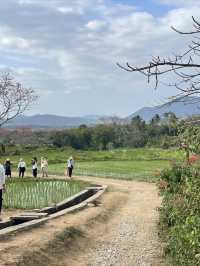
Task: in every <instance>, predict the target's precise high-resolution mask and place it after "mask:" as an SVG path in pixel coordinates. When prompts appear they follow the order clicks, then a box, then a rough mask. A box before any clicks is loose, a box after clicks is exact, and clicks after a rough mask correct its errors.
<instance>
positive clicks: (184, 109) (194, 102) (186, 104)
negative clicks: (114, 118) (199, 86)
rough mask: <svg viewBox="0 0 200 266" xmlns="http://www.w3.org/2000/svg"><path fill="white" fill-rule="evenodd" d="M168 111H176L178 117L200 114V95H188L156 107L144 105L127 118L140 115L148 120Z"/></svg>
mask: <svg viewBox="0 0 200 266" xmlns="http://www.w3.org/2000/svg"><path fill="white" fill-rule="evenodd" d="M168 112H173V113H175V115H176V116H177V117H178V118H184V117H189V116H192V115H200V97H188V98H185V99H179V100H176V101H172V102H170V103H165V104H162V105H159V106H155V107H144V108H141V109H139V110H138V111H137V112H135V113H133V114H131V115H130V116H128V117H127V119H128V120H131V118H132V117H134V116H137V115H139V116H140V117H141V118H142V119H143V120H145V121H147V122H148V121H149V120H150V119H151V118H152V117H153V116H154V115H156V114H159V116H161V117H162V116H163V114H164V113H168Z"/></svg>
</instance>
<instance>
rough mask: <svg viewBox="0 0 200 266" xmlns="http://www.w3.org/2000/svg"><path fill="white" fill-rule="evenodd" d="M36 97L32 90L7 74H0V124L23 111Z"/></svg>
mask: <svg viewBox="0 0 200 266" xmlns="http://www.w3.org/2000/svg"><path fill="white" fill-rule="evenodd" d="M36 99H37V96H36V95H35V92H34V90H32V89H30V88H25V87H23V86H22V84H21V83H18V82H16V81H15V80H14V78H13V77H12V76H11V75H10V74H9V73H7V74H2V75H1V76H0V126H2V125H3V124H5V123H7V122H8V121H10V120H12V119H14V118H15V117H17V116H18V115H20V114H22V113H24V111H25V110H27V109H28V108H29V106H30V105H31V104H32V103H33V102H34V101H35V100H36Z"/></svg>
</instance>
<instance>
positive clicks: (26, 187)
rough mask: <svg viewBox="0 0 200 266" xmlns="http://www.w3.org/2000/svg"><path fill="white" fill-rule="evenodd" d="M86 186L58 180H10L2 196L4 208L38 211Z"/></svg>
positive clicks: (77, 182) (79, 182)
mask: <svg viewBox="0 0 200 266" xmlns="http://www.w3.org/2000/svg"><path fill="white" fill-rule="evenodd" d="M86 185H88V184H87V183H85V182H81V181H68V182H67V181H66V180H58V179H55V180H54V179H37V180H35V179H33V178H26V179H21V178H20V179H19V178H17V179H16V178H15V179H10V180H8V182H7V186H6V192H5V194H4V207H5V208H15V209H38V208H42V207H47V206H52V205H55V204H56V203H58V202H60V201H62V200H64V199H66V198H68V197H70V196H72V195H74V194H76V193H78V192H80V191H81V190H83V189H84V187H86Z"/></svg>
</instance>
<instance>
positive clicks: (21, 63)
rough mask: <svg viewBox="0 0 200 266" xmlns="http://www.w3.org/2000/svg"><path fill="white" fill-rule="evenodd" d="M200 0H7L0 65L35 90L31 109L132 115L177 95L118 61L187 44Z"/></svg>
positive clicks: (0, 15) (2, 9) (143, 58)
mask: <svg viewBox="0 0 200 266" xmlns="http://www.w3.org/2000/svg"><path fill="white" fill-rule="evenodd" d="M199 14H200V1H199V0H176V1H174V0H6V1H0V57H1V60H0V70H2V71H3V72H4V71H10V72H12V73H13V74H14V75H15V77H16V79H17V80H19V81H21V82H23V84H25V85H26V86H30V87H32V88H34V89H35V90H36V91H37V93H38V95H39V96H40V99H39V100H38V102H37V104H35V105H34V106H33V107H32V109H31V111H29V114H35V113H43V114H44V113H50V114H58V115H66V116H80V115H87V114H100V115H104V114H106V115H120V116H126V115H129V114H131V113H132V112H134V111H136V110H137V109H138V108H141V107H144V106H152V105H155V104H157V103H159V102H162V101H163V99H165V98H166V97H169V96H170V95H172V94H174V91H173V89H172V88H167V87H162V86H160V88H159V89H158V90H156V91H155V90H154V89H153V86H149V85H148V84H147V81H146V80H145V79H144V77H143V76H140V75H139V74H133V73H127V72H125V71H123V70H121V69H119V68H118V67H117V66H116V62H119V63H121V64H123V63H126V62H129V63H131V64H133V65H140V64H144V63H145V62H148V60H150V59H151V56H153V55H158V54H159V55H171V54H172V53H173V52H177V50H182V49H183V48H184V46H185V45H186V44H187V40H186V39H185V38H184V37H183V36H179V35H178V34H177V33H175V32H173V31H172V30H171V29H170V27H171V26H172V25H173V26H175V27H177V28H179V29H184V30H185V29H190V28H191V25H192V22H191V16H192V15H193V16H196V17H197V18H198V17H199Z"/></svg>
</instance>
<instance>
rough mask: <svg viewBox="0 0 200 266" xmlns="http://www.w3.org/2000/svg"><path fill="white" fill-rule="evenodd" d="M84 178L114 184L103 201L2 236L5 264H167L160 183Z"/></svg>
mask: <svg viewBox="0 0 200 266" xmlns="http://www.w3.org/2000/svg"><path fill="white" fill-rule="evenodd" d="M79 179H80V177H79ZM82 179H84V180H89V181H92V182H93V183H98V184H107V185H108V186H109V189H108V192H106V193H105V194H104V195H103V196H102V198H101V200H100V203H101V204H100V205H98V206H97V207H94V206H91V205H90V206H88V208H86V209H84V210H82V211H80V212H77V213H74V214H70V215H66V216H63V217H61V218H59V219H55V220H51V221H49V222H48V223H46V224H45V225H43V226H42V227H40V228H35V229H33V230H31V231H29V232H23V233H20V234H17V235H16V236H15V237H12V238H8V239H5V240H1V241H0V261H1V263H2V264H0V265H27V266H33V265H34V266H35V265H37V266H43V265H45V266H46V265H52V266H56V265H57V266H64V265H65V266H79V265H83V266H104V265H105V266H111V265H113V266H115V265H116V266H123V265H124V266H137V265H140V266H143V265H144V266H150V265H152V266H158V265H162V266H163V265H165V264H164V262H163V261H162V259H161V255H162V250H161V244H160V243H159V240H158V236H157V227H156V223H157V219H158V213H157V211H156V209H157V207H159V205H160V198H159V197H158V195H157V191H156V187H155V185H154V184H149V183H144V182H130V181H121V180H110V179H102V178H101V179H99V178H93V177H91V178H89V177H82ZM18 261H21V262H20V263H17V262H18Z"/></svg>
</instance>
